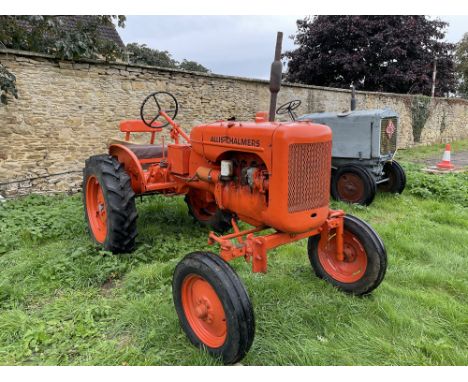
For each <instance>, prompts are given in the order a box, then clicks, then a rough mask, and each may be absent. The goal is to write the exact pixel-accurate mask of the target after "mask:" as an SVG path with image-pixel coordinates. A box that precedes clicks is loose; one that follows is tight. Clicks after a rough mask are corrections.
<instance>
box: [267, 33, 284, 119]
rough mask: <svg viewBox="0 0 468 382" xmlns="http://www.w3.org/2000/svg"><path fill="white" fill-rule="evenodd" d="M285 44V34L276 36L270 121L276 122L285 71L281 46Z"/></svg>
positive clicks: (272, 65) (271, 73)
mask: <svg viewBox="0 0 468 382" xmlns="http://www.w3.org/2000/svg"><path fill="white" fill-rule="evenodd" d="M282 44H283V32H278V34H277V36H276V49H275V60H274V61H273V63H272V64H271V72H270V93H271V97H270V113H269V121H270V122H273V121H274V120H275V114H276V99H277V98H278V92H279V90H280V87H281V73H282V71H283V65H282V64H281V46H282Z"/></svg>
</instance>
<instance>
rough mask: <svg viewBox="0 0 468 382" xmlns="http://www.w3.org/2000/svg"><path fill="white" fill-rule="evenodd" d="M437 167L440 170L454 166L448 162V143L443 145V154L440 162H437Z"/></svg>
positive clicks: (450, 168)
mask: <svg viewBox="0 0 468 382" xmlns="http://www.w3.org/2000/svg"><path fill="white" fill-rule="evenodd" d="M437 168H438V169H440V170H452V169H453V168H455V166H454V165H453V164H452V163H450V143H447V144H446V145H445V151H444V155H443V156H442V162H439V163H437Z"/></svg>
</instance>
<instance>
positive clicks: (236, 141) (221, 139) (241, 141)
mask: <svg viewBox="0 0 468 382" xmlns="http://www.w3.org/2000/svg"><path fill="white" fill-rule="evenodd" d="M210 141H211V142H215V143H227V144H230V145H241V146H253V147H260V140H259V139H251V138H236V137H228V136H227V135H224V136H218V137H217V136H211V138H210Z"/></svg>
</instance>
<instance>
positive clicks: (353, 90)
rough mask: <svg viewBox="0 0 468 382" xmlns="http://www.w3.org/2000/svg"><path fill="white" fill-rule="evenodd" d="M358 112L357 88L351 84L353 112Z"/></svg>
mask: <svg viewBox="0 0 468 382" xmlns="http://www.w3.org/2000/svg"><path fill="white" fill-rule="evenodd" d="M353 110H356V88H355V87H354V84H351V111H353Z"/></svg>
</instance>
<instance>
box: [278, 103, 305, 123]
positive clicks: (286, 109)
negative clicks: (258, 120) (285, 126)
mask: <svg viewBox="0 0 468 382" xmlns="http://www.w3.org/2000/svg"><path fill="white" fill-rule="evenodd" d="M301 103H302V102H301V100H299V99H295V100H293V101H289V102H286V103H285V104H283V105H281V106H280V107H279V108H278V109H276V114H278V115H281V114H289V116H290V117H291V119H292V120H293V121H295V120H296V117H297V115H296V113H294V110H296V109H297V108H298V107H299V106H301Z"/></svg>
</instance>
